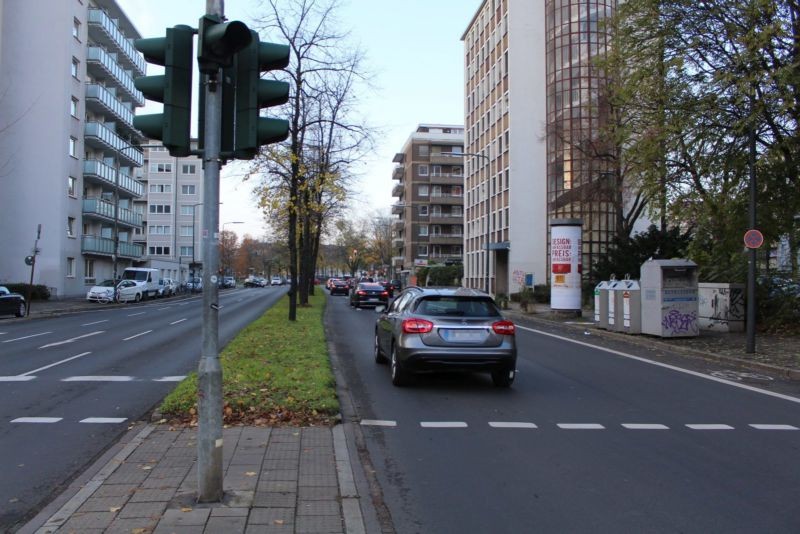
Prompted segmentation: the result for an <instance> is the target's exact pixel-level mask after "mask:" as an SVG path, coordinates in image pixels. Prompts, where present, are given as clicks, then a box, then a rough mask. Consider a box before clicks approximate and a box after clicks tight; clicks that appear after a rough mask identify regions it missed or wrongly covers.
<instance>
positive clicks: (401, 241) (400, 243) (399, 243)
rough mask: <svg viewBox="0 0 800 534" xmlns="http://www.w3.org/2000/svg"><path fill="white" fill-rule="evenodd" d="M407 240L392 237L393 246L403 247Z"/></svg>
mask: <svg viewBox="0 0 800 534" xmlns="http://www.w3.org/2000/svg"><path fill="white" fill-rule="evenodd" d="M405 243H406V241H405V239H403V238H402V237H395V238H394V239H392V246H393V247H402V246H403V245H405Z"/></svg>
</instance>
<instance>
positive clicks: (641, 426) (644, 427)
mask: <svg viewBox="0 0 800 534" xmlns="http://www.w3.org/2000/svg"><path fill="white" fill-rule="evenodd" d="M622 426H624V427H625V428H627V429H629V430H669V427H668V426H667V425H658V424H647V423H622Z"/></svg>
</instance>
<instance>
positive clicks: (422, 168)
mask: <svg viewBox="0 0 800 534" xmlns="http://www.w3.org/2000/svg"><path fill="white" fill-rule="evenodd" d="M417 174H418V175H419V176H428V166H427V165H419V166H417Z"/></svg>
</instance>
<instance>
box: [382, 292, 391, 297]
mask: <svg viewBox="0 0 800 534" xmlns="http://www.w3.org/2000/svg"><path fill="white" fill-rule="evenodd" d="M381 296H382V297H388V296H389V292H388V291H381Z"/></svg>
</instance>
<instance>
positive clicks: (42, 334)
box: [3, 332, 52, 343]
mask: <svg viewBox="0 0 800 534" xmlns="http://www.w3.org/2000/svg"><path fill="white" fill-rule="evenodd" d="M47 334H52V332H42V333H41V334H31V335H29V336H23V337H15V338H14V339H6V340H5V341H3V343H11V342H12V341H22V340H23V339H30V338H32V337H39V336H46V335H47Z"/></svg>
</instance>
